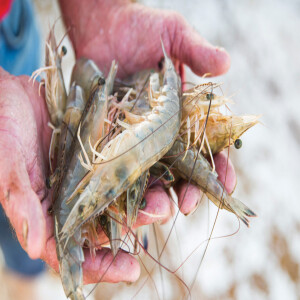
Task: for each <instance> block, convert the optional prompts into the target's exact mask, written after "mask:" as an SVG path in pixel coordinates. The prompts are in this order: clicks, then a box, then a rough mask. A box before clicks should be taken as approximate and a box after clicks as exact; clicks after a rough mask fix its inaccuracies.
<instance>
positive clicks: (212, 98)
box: [206, 93, 214, 100]
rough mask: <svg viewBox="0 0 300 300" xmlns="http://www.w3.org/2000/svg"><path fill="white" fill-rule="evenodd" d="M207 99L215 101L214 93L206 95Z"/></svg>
mask: <svg viewBox="0 0 300 300" xmlns="http://www.w3.org/2000/svg"><path fill="white" fill-rule="evenodd" d="M206 99H207V100H214V94H213V93H209V94H206Z"/></svg>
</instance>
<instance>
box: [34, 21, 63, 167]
mask: <svg viewBox="0 0 300 300" xmlns="http://www.w3.org/2000/svg"><path fill="white" fill-rule="evenodd" d="M65 54H66V48H65V47H62V50H61V52H60V53H58V46H57V43H56V39H55V36H54V27H52V29H51V30H50V33H49V36H48V39H47V41H46V53H45V67H43V68H40V69H38V70H36V71H35V72H33V73H32V76H31V79H33V81H34V80H36V78H37V77H38V76H39V75H40V74H41V73H42V72H45V73H46V78H45V99H46V104H47V108H48V111H49V115H50V120H51V123H48V125H49V127H51V128H52V129H53V132H52V137H51V143H50V148H49V163H50V170H51V173H52V172H53V169H52V162H53V160H54V159H55V156H56V154H57V152H56V150H57V147H58V141H59V133H60V129H59V128H60V125H61V122H62V120H63V117H64V113H65V110H66V101H67V92H66V88H65V83H64V78H63V73H62V68H61V60H62V57H63V56H64V55H65Z"/></svg>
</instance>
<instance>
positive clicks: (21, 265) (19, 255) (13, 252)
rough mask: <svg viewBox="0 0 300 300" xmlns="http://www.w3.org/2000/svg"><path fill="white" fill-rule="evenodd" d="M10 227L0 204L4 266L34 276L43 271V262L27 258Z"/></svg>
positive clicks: (0, 230) (0, 240) (0, 231)
mask: <svg viewBox="0 0 300 300" xmlns="http://www.w3.org/2000/svg"><path fill="white" fill-rule="evenodd" d="M10 227H11V226H10V224H9V221H8V219H7V217H6V215H5V213H4V211H3V209H2V206H1V205H0V245H1V249H2V252H3V255H4V259H5V264H6V267H7V268H8V269H10V270H12V271H14V272H16V273H18V274H22V275H24V276H35V275H38V274H40V273H41V272H43V270H44V269H45V263H44V262H43V261H42V260H40V259H36V260H32V259H30V258H29V256H28V254H27V253H26V252H25V251H24V250H23V248H22V247H21V246H20V244H19V242H18V240H17V238H16V237H15V236H14V233H13V231H12V229H11V228H10Z"/></svg>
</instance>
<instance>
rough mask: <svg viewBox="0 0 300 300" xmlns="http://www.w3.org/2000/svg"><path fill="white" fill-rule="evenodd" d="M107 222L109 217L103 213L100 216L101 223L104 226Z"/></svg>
mask: <svg viewBox="0 0 300 300" xmlns="http://www.w3.org/2000/svg"><path fill="white" fill-rule="evenodd" d="M106 223H107V218H106V216H104V215H101V216H100V224H101V226H102V227H103V226H105V225H106Z"/></svg>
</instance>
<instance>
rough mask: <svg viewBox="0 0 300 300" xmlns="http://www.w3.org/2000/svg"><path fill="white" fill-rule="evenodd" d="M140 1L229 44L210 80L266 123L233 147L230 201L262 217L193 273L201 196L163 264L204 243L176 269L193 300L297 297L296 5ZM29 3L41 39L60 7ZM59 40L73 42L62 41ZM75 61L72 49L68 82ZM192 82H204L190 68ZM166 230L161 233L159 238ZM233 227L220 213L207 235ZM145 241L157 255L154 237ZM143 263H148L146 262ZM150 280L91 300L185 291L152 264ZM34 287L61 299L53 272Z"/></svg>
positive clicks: (299, 24) (107, 289) (174, 295)
mask: <svg viewBox="0 0 300 300" xmlns="http://www.w3.org/2000/svg"><path fill="white" fill-rule="evenodd" d="M142 2H144V3H146V4H147V5H149V6H153V7H160V8H164V9H173V10H176V11H178V12H180V13H181V14H183V15H184V16H185V17H186V19H187V20H188V22H189V23H190V24H192V26H194V27H195V29H196V30H197V31H198V32H199V33H200V34H201V35H202V36H204V37H205V38H207V39H208V40H209V41H210V42H211V43H213V44H216V45H219V46H222V47H224V48H226V49H227V51H228V52H229V53H230V55H231V69H230V71H229V72H228V73H227V74H226V75H224V76H222V77H218V78H214V79H213V80H214V81H217V82H223V83H224V84H223V86H222V90H223V92H224V94H225V95H233V94H234V97H233V99H234V101H235V103H236V104H235V105H231V106H230V109H231V110H232V112H233V113H235V114H243V113H247V114H262V118H261V122H262V124H260V125H257V126H256V127H255V128H253V129H251V130H250V131H249V132H247V133H246V134H245V135H244V137H243V147H242V149H241V150H235V149H232V150H231V151H230V157H231V159H232V160H233V162H234V164H235V166H236V172H237V176H238V185H237V188H236V191H235V197H237V198H239V199H240V200H242V201H243V202H244V203H246V204H247V205H249V207H251V208H252V209H253V210H254V211H255V212H256V213H257V215H258V218H256V219H254V220H252V222H251V226H250V228H249V229H248V228H245V226H243V225H241V228H240V230H239V232H238V233H237V234H235V235H234V236H231V237H223V238H219V239H215V240H212V241H211V242H210V243H209V246H208V249H207V252H206V255H205V258H204V260H203V263H202V264H201V267H200V269H199V272H198V274H197V275H196V273H197V266H198V264H199V263H200V261H201V257H202V254H203V252H204V249H205V245H206V243H205V240H206V239H207V237H208V236H209V233H210V231H211V228H212V225H213V222H214V220H215V217H216V213H217V210H216V208H215V207H214V206H213V205H208V203H207V202H206V201H205V202H204V203H203V204H202V205H201V206H200V207H199V209H198V210H197V211H196V213H194V214H193V215H192V216H189V217H184V216H180V217H179V220H178V222H177V223H176V231H174V233H173V234H172V237H171V241H170V243H169V244H168V247H167V248H168V249H167V250H166V252H165V254H164V256H163V257H162V264H164V265H166V266H168V267H170V268H171V269H172V270H174V269H176V267H178V266H179V265H180V264H181V262H183V261H184V258H185V257H187V256H188V255H190V254H191V252H192V251H193V250H195V248H196V247H197V246H199V245H200V247H199V248H198V250H197V251H196V252H195V253H194V254H193V255H192V256H191V257H190V259H189V260H188V262H187V263H185V264H184V266H183V267H182V268H180V270H179V271H178V275H179V276H180V277H181V278H183V280H184V282H185V283H186V284H187V285H188V286H190V284H191V282H192V281H193V280H194V279H195V276H196V279H195V284H194V286H193V289H192V290H191V293H192V299H244V300H245V299H291V300H292V299H300V273H299V272H300V271H299V263H300V239H299V232H300V217H299V212H300V201H299V200H300V199H299V195H298V187H299V186H300V176H299V168H300V162H299V149H300V121H299V114H300V104H299V92H300V90H299V87H298V82H299V81H300V55H299V50H300V35H299V28H300V18H299V16H300V2H299V1H296V0H289V1H284V2H283V1H279V0H273V1H267V0H266V1H258V0H244V1H233V0H231V1H230V0H227V1H220V0H211V1H196V0H193V1H192V0H191V1H185V2H183V1H179V0H176V1H158V0H157V1H150V0H149V1H146V0H145V1H142ZM35 4H36V8H37V10H38V16H39V19H40V20H39V24H40V25H41V31H42V33H43V35H44V37H45V36H46V34H47V32H48V29H49V26H51V25H52V24H53V22H54V21H55V20H56V19H57V18H58V17H59V16H60V13H59V10H58V8H57V6H55V5H54V4H53V3H52V1H42V0H36V1H35ZM58 25H59V26H61V21H60V20H59V21H58ZM63 33H64V29H63V28H62V27H61V29H58V38H60V37H61V36H62V35H63ZM64 44H66V45H67V46H68V48H70V46H69V43H68V42H64ZM73 60H74V57H73V54H72V53H71V51H69V52H68V54H67V58H66V59H65V61H64V67H65V70H66V78H67V77H68V76H69V74H70V71H71V66H72V64H73ZM188 80H189V81H193V82H195V83H200V82H204V81H203V80H202V79H200V78H198V77H196V76H194V75H193V74H192V73H191V72H189V71H188ZM169 227H170V224H168V225H164V226H162V228H160V229H157V230H159V236H162V235H163V234H165V233H163V232H161V231H162V230H163V231H164V232H168V230H169ZM238 227H239V224H238V222H237V220H236V218H235V217H234V216H233V215H231V214H229V213H227V212H223V211H221V212H220V213H219V215H218V219H217V222H216V226H215V229H214V232H213V237H219V236H226V235H231V234H233V233H234V232H236V231H237V230H238ZM161 239H162V240H164V239H165V238H164V237H163V236H162V237H161ZM201 243H202V244H201ZM151 244H152V249H153V250H151V253H153V254H154V255H155V253H156V250H155V242H154V239H152V242H151ZM160 245H161V244H160ZM144 260H146V261H147V259H146V258H144ZM147 263H148V264H149V265H151V261H150V262H149V259H148V262H147ZM152 265H154V263H153V262H152ZM150 269H151V268H150ZM161 273H162V275H161ZM144 278H145V277H144ZM153 280H154V282H155V284H153V283H152V282H151V280H148V282H147V284H146V285H145V286H143V287H142V289H141V290H140V291H139V288H140V287H141V286H142V283H143V280H141V281H139V282H138V283H137V285H127V284H125V283H122V284H118V285H111V284H100V285H98V287H97V288H96V292H95V293H93V296H91V297H89V298H88V299H92V297H94V298H95V299H131V298H133V297H134V299H182V298H183V295H184V293H185V291H186V290H185V289H184V287H183V286H182V285H181V284H180V283H179V282H178V281H177V280H176V278H175V277H174V276H173V275H170V274H169V273H168V272H166V271H162V272H160V271H159V268H158V267H156V273H155V275H154V276H153ZM53 286H55V287H56V288H55V289H54V288H53ZM37 290H39V291H40V293H41V295H43V297H44V299H48V298H47V297H49V299H64V296H63V293H62V290H61V287H60V283H59V280H58V279H56V278H55V277H53V276H52V275H44V276H43V278H42V279H41V280H39V281H38V282H37ZM54 290H55V291H54ZM138 291H139V292H138Z"/></svg>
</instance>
